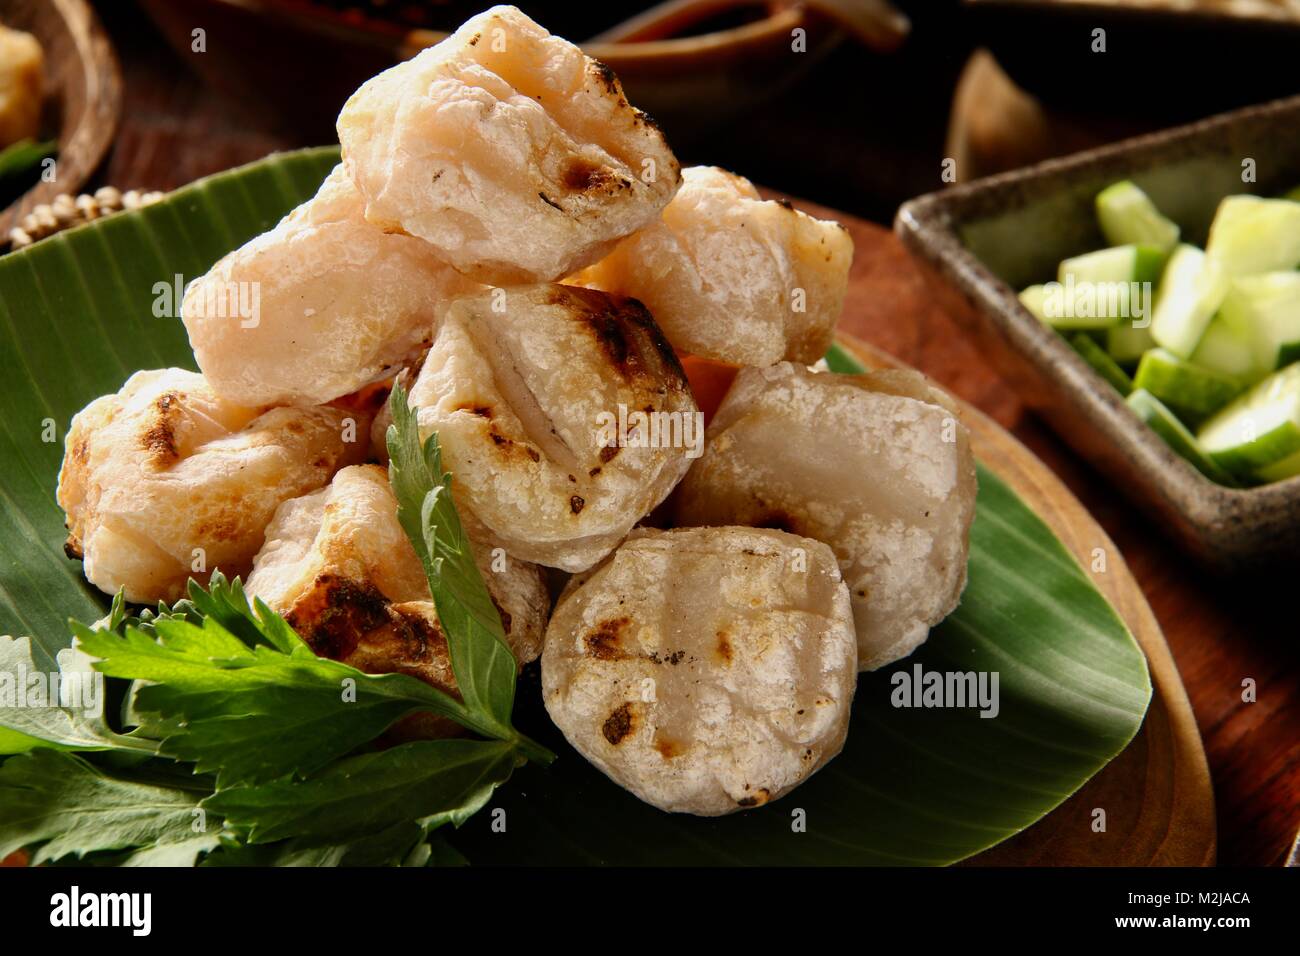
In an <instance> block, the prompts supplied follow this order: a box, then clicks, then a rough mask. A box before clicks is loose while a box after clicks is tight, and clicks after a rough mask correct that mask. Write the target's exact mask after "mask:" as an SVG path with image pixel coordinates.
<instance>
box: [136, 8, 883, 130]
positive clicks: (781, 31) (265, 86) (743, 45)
mask: <svg viewBox="0 0 1300 956" xmlns="http://www.w3.org/2000/svg"><path fill="white" fill-rule="evenodd" d="M141 4H142V6H143V7H144V9H145V10H146V11H147V12H148V13H149V15H150V16H151V17H152V18H153V20H154V22H155V23H156V24H157V25H158V27H159V29H160V30H161V31H162V33H163V35H164V36H165V37H166V38H167V40H168V42H169V43H170V44H171V45H172V46H173V47H174V48H175V49H176V50H177V51H178V52H179V53H180V54H181V56H182V57H183V58H184V59H185V60H186V62H188V63H191V64H192V65H193V66H194V68H195V69H196V70H197V71H198V72H199V73H200V75H201V76H202V77H203V79H204V80H205V81H206V82H208V83H209V84H210V85H212V86H213V87H215V88H217V89H220V90H223V91H224V92H226V93H227V94H229V95H230V96H232V97H234V98H236V99H238V100H239V101H240V106H241V109H250V110H255V111H257V112H258V113H260V114H261V116H262V117H264V118H269V119H271V120H273V121H275V122H278V123H283V124H288V125H290V126H292V127H293V128H294V129H295V130H297V131H299V132H301V133H304V134H310V135H313V136H314V137H315V138H316V139H320V140H322V141H324V137H326V136H328V138H329V139H332V138H333V127H334V120H335V117H336V116H337V115H338V111H339V109H340V107H341V106H342V105H343V103H344V101H345V100H346V99H347V98H348V96H350V95H351V93H352V92H353V91H354V90H355V89H356V88H357V87H358V86H360V85H361V83H363V82H364V81H365V80H367V79H369V78H370V77H371V76H374V75H375V74H376V73H378V72H380V71H381V70H384V69H386V68H387V67H389V66H392V65H393V64H394V63H397V62H399V61H400V60H404V59H408V58H410V57H411V56H414V55H415V54H416V53H418V52H419V51H420V50H422V49H424V48H425V47H428V46H431V45H432V44H434V43H437V42H438V41H439V40H441V39H442V38H443V37H444V36H446V34H445V33H439V32H436V31H431V30H426V29H414V30H405V29H402V28H401V27H399V26H396V25H394V24H393V23H389V22H384V21H377V20H373V19H366V18H358V17H355V16H344V15H342V14H339V13H337V12H332V11H329V10H327V9H322V7H320V6H315V5H313V4H311V3H310V2H307V0H141ZM518 5H519V6H520V7H521V8H522V9H523V10H524V12H525V13H528V14H530V15H532V16H534V17H535V18H537V19H538V20H539V22H540V23H542V25H543V26H547V27H548V28H551V29H553V30H554V31H555V32H557V33H559V34H560V35H561V36H566V37H567V38H568V39H571V40H574V41H575V42H578V43H579V44H580V45H581V46H582V47H583V49H584V50H586V51H587V52H588V53H589V54H591V55H592V56H594V57H596V58H597V59H599V60H601V61H603V62H604V63H606V64H608V65H609V66H610V67H611V68H612V69H613V70H614V71H615V72H616V73H617V74H618V77H619V79H620V80H621V81H622V83H623V85H624V87H625V89H626V90H627V93H628V98H629V99H630V100H631V101H632V102H633V103H635V104H636V105H637V106H638V107H640V108H641V109H643V110H645V111H646V112H648V113H650V114H651V115H653V116H654V117H655V118H656V119H657V120H659V122H660V123H661V124H662V125H663V126H664V128H665V129H666V130H667V131H668V132H669V134H670V135H671V136H672V138H673V141H674V143H677V142H679V141H687V140H689V139H690V138H691V137H692V136H693V135H694V134H695V133H697V132H703V131H705V130H707V129H708V128H709V127H710V126H712V125H715V124H717V123H719V122H721V121H722V120H723V119H725V118H728V117H730V116H734V115H736V114H737V113H739V112H741V111H743V110H745V109H749V108H752V107H753V106H755V105H756V104H759V103H761V102H763V101H764V100H766V99H768V98H769V97H771V96H773V95H774V94H776V93H777V92H779V91H780V90H782V89H784V88H785V87H786V86H787V85H788V84H790V83H791V82H793V81H794V80H796V79H798V77H800V76H801V75H803V74H804V73H805V72H806V71H807V70H808V69H809V68H811V67H812V66H813V65H814V64H815V63H817V61H818V60H819V59H821V57H822V56H824V55H825V54H827V53H829V52H830V51H831V50H832V49H834V48H835V46H837V45H838V44H839V43H841V42H842V41H843V40H844V39H845V37H846V36H848V35H849V34H853V35H855V36H857V37H859V38H861V39H862V40H863V41H864V42H866V43H868V44H869V45H870V46H872V47H873V48H874V49H877V50H881V51H888V50H891V49H894V48H896V47H897V46H898V45H899V44H900V43H901V42H902V40H903V38H904V37H905V36H906V35H907V31H908V22H907V19H906V18H905V17H903V16H901V15H900V14H898V13H897V12H896V11H894V10H893V9H892V8H891V7H890V6H889V5H888V4H887V3H885V2H884V0H809V2H804V3H799V2H793V0H669V2H666V3H662V4H660V5H658V6H656V7H653V8H652V9H650V10H642V11H641V12H638V13H635V15H633V16H631V17H630V18H629V19H627V20H625V21H624V22H622V23H617V24H615V25H613V26H610V27H608V28H606V29H604V30H603V31H602V32H599V33H596V34H595V35H593V36H591V37H590V39H588V40H584V39H583V38H582V37H581V36H579V35H574V31H575V30H577V29H580V27H579V26H578V23H579V21H580V18H577V19H575V17H576V14H575V10H576V9H577V8H576V6H575V5H573V4H571V3H564V4H560V3H556V2H554V0H551V2H546V0H538V2H532V3H529V2H527V0H520V2H519V4H518ZM489 6H491V4H490V3H489V2H487V0H481V2H463V3H458V2H451V3H449V4H447V6H446V12H445V16H446V17H447V20H448V22H447V23H446V26H447V27H448V28H454V27H455V26H456V25H458V24H459V23H460V22H461V21H462V20H464V19H467V18H468V17H469V16H471V15H473V14H475V13H477V12H479V11H481V10H483V9H486V8H487V7H489ZM642 6H643V4H639V3H635V2H632V0H628V2H624V3H621V4H620V3H613V4H608V5H602V7H601V8H600V11H601V12H599V13H592V14H590V16H591V17H592V18H593V19H591V20H590V21H589V22H590V23H591V25H592V27H593V29H599V27H600V26H601V24H602V23H604V24H607V23H608V22H609V19H610V17H611V16H613V17H617V16H619V15H620V14H622V13H632V12H633V11H636V10H637V9H639V8H640V7H642ZM548 11H550V12H551V13H552V14H553V16H548V15H547V14H548ZM611 11H612V12H611ZM581 13H582V15H583V16H587V11H586V10H583V11H581ZM602 15H603V17H604V20H603V21H602V20H600V19H597V18H599V17H601V16H602ZM200 27H201V28H202V29H203V30H204V31H205V33H206V47H207V50H206V53H204V54H201V55H196V54H193V53H192V43H193V31H194V30H195V29H196V28H200ZM796 29H802V30H804V31H805V35H806V42H807V50H806V52H803V53H797V54H796V53H793V52H792V50H791V43H792V31H794V30H796ZM684 34H688V35H684Z"/></svg>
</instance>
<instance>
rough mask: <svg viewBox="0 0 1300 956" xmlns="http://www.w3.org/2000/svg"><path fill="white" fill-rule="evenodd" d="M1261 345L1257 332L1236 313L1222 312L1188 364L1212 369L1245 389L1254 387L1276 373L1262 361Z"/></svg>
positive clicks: (1214, 320) (1223, 310)
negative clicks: (1257, 339) (1248, 386)
mask: <svg viewBox="0 0 1300 956" xmlns="http://www.w3.org/2000/svg"><path fill="white" fill-rule="evenodd" d="M1259 351H1260V350H1259V344H1258V342H1257V341H1256V334H1255V330H1254V329H1253V328H1252V327H1251V325H1250V323H1249V322H1244V321H1243V320H1242V318H1241V316H1240V315H1239V314H1237V313H1236V312H1235V311H1233V312H1229V311H1228V310H1227V309H1226V308H1222V309H1220V310H1219V314H1218V315H1216V316H1215V317H1214V318H1213V319H1212V320H1211V321H1210V324H1209V325H1208V326H1207V327H1206V329H1205V334H1204V335H1202V336H1201V343H1200V344H1199V345H1198V346H1196V351H1195V352H1193V353H1192V357H1191V358H1190V359H1189V360H1188V361H1190V362H1191V363H1192V364H1193V365H1199V366H1201V367H1202V368H1208V369H1210V370H1211V371H1214V372H1219V373H1220V374H1222V375H1228V376H1231V377H1232V378H1235V379H1237V380H1238V381H1239V382H1241V383H1242V384H1243V385H1253V384H1254V383H1256V382H1258V381H1259V380H1260V379H1261V378H1263V377H1264V376H1265V375H1267V374H1268V373H1269V372H1271V371H1272V368H1271V367H1264V366H1262V365H1261V363H1260V360H1259Z"/></svg>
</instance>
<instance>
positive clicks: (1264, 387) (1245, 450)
mask: <svg viewBox="0 0 1300 956" xmlns="http://www.w3.org/2000/svg"><path fill="white" fill-rule="evenodd" d="M1197 438H1198V439H1199V440H1200V443H1201V447H1202V448H1204V449H1205V452H1206V454H1208V455H1209V456H1210V457H1211V458H1213V459H1214V461H1215V462H1216V463H1217V464H1219V465H1220V466H1222V467H1223V468H1226V469H1227V470H1228V471H1230V472H1232V473H1233V474H1236V475H1240V476H1243V477H1256V478H1259V479H1261V480H1277V479H1278V478H1279V477H1288V476H1287V475H1285V474H1282V472H1283V471H1285V470H1286V469H1287V468H1288V467H1289V464H1283V463H1284V462H1288V461H1289V459H1292V458H1293V457H1294V456H1297V455H1300V362H1297V363H1295V364H1293V365H1288V366H1287V367H1286V368H1284V369H1282V370H1281V371H1279V372H1274V373H1273V374H1272V375H1270V376H1269V377H1268V378H1266V379H1264V380H1263V381H1262V382H1260V383H1259V384H1258V385H1256V386H1255V387H1254V388H1252V389H1251V390H1250V391H1249V392H1247V393H1246V394H1244V395H1242V396H1240V397H1239V398H1237V399H1236V401H1234V402H1232V404H1230V405H1228V406H1226V407H1225V408H1223V409H1222V410H1221V411H1219V412H1218V414H1216V415H1215V416H1214V417H1213V418H1211V419H1210V420H1209V421H1207V422H1206V423H1205V424H1204V425H1203V426H1201V429H1200V431H1199V432H1198V434H1197Z"/></svg>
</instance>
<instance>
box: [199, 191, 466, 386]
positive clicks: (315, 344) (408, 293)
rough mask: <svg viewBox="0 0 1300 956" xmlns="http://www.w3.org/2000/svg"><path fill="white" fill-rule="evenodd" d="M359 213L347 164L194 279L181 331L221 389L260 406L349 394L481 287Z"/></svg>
mask: <svg viewBox="0 0 1300 956" xmlns="http://www.w3.org/2000/svg"><path fill="white" fill-rule="evenodd" d="M363 212H364V203H363V202H362V200H361V196H360V194H359V193H358V192H357V191H356V188H355V187H354V186H353V185H352V183H351V181H350V180H349V179H348V177H347V176H346V174H344V172H343V167H342V166H339V167H337V168H335V170H334V171H333V172H332V173H330V175H329V177H328V178H326V180H325V182H324V183H323V184H322V185H321V187H320V189H319V191H318V192H317V193H316V195H315V196H314V197H313V198H312V199H309V200H308V201H307V202H305V203H303V204H302V205H301V206H299V207H298V208H297V209H295V210H294V211H293V212H291V213H289V215H287V216H286V217H285V218H284V219H282V220H281V221H280V223H279V225H277V226H276V227H275V228H274V229H272V230H271V231H270V232H267V233H264V234H262V235H260V236H258V237H257V238H255V239H253V240H251V241H249V242H247V243H245V244H244V245H243V246H241V247H240V248H239V249H236V250H235V251H234V252H231V253H230V254H228V255H226V256H225V257H224V258H222V259H221V260H220V261H219V262H217V264H216V265H214V266H213V267H212V268H211V269H210V270H209V271H208V273H207V274H206V275H204V276H202V277H201V278H199V279H198V280H197V281H195V282H193V283H192V284H191V285H190V287H189V289H188V290H187V291H186V294H185V300H184V304H183V306H182V316H183V318H184V321H185V328H186V330H187V331H188V332H189V337H190V345H191V346H192V347H193V348H194V356H195V359H196V361H197V362H198V364H199V368H201V369H202V370H203V374H204V375H205V376H206V377H207V379H208V382H209V384H211V386H212V387H213V389H215V390H216V391H217V393H218V394H220V395H222V396H225V397H227V398H230V399H231V400H233V401H239V402H242V403H245V404H254V405H283V404H300V405H314V404H319V403H322V402H328V401H331V400H333V399H335V398H338V397H339V396H342V395H346V394H348V393H350V392H353V391H355V390H357V389H358V388H361V387H363V386H364V385H366V384H367V383H369V382H372V381H374V380H376V379H379V378H382V377H383V376H385V375H387V374H391V373H392V370H394V369H395V368H397V367H400V366H401V365H402V364H403V363H404V362H406V361H408V360H409V359H410V357H411V355H412V354H413V353H414V352H416V351H418V350H419V348H421V347H422V346H423V345H424V344H427V343H428V341H429V339H430V338H431V337H432V335H433V326H434V324H435V322H436V320H437V316H438V313H439V311H440V309H441V307H442V306H443V305H444V304H445V303H446V302H447V301H448V300H449V299H451V298H452V297H454V296H455V295H461V294H464V293H466V292H470V291H474V290H476V289H477V288H478V287H477V286H476V285H475V284H474V283H472V282H470V281H469V280H467V279H465V277H464V276H462V275H460V274H459V273H458V272H456V271H455V270H454V269H452V268H450V267H449V266H447V265H445V264H444V263H442V262H441V261H440V260H438V259H437V258H435V257H434V255H433V253H432V250H430V249H429V248H428V247H427V246H425V244H424V243H422V242H421V241H420V240H418V239H412V238H411V237H410V236H401V235H386V234H385V233H384V232H383V231H382V230H381V229H379V228H378V227H376V226H373V225H371V224H370V223H368V222H366V221H365V218H364V215H363Z"/></svg>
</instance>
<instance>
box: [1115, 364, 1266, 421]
mask: <svg viewBox="0 0 1300 956" xmlns="http://www.w3.org/2000/svg"><path fill="white" fill-rule="evenodd" d="M1133 387H1134V388H1144V389H1146V390H1147V391H1148V392H1150V393H1151V394H1152V395H1154V396H1155V397H1156V398H1158V399H1160V400H1161V401H1162V402H1164V403H1165V404H1166V405H1168V406H1169V407H1170V408H1172V409H1173V410H1174V411H1175V412H1176V413H1177V415H1178V417H1179V418H1181V419H1183V421H1185V422H1188V423H1191V424H1195V423H1196V422H1199V421H1201V420H1203V419H1204V418H1205V417H1206V416H1207V415H1211V414H1213V413H1214V412H1216V411H1218V410H1219V409H1220V408H1222V407H1223V406H1224V405H1226V404H1227V403H1228V402H1230V401H1231V400H1232V399H1233V397H1234V396H1235V395H1237V394H1238V393H1239V392H1240V391H1241V383H1240V382H1238V381H1237V380H1236V379H1233V378H1229V377H1228V376H1226V375H1220V374H1219V373H1218V372H1212V371H1210V370H1209V369H1207V368H1202V367H1200V366H1199V365H1193V364H1192V363H1190V362H1185V361H1183V360H1182V359H1180V358H1179V357H1178V356H1177V355H1174V354H1173V353H1172V352H1168V351H1166V350H1165V349H1152V350H1151V351H1149V352H1147V353H1146V354H1145V355H1143V356H1142V361H1141V362H1139V363H1138V368H1137V374H1136V375H1134V376H1133Z"/></svg>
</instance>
